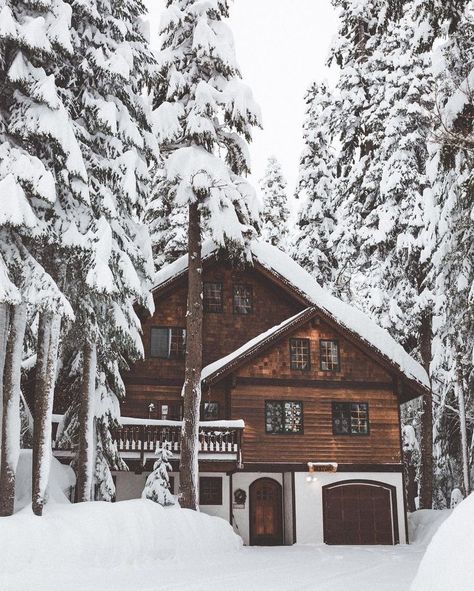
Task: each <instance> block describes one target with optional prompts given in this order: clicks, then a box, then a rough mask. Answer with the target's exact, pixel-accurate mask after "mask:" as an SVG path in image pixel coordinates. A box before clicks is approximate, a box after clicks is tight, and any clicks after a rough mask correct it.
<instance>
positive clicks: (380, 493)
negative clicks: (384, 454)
mask: <svg viewBox="0 0 474 591" xmlns="http://www.w3.org/2000/svg"><path fill="white" fill-rule="evenodd" d="M323 515H324V541H325V543H326V544H355V545H361V544H364V545H365V544H370V545H375V544H397V543H398V524H397V512H396V490H395V488H394V487H392V486H390V485H388V484H384V483H380V482H374V481H368V480H367V481H343V482H338V483H335V484H332V485H328V486H325V487H323Z"/></svg>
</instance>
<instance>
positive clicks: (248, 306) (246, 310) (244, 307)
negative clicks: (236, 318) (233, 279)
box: [234, 285, 253, 314]
mask: <svg viewBox="0 0 474 591" xmlns="http://www.w3.org/2000/svg"><path fill="white" fill-rule="evenodd" d="M252 300H253V294H252V287H251V286H250V285H234V312H235V314H250V313H251V312H252Z"/></svg>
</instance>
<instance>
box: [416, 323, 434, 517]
mask: <svg viewBox="0 0 474 591" xmlns="http://www.w3.org/2000/svg"><path fill="white" fill-rule="evenodd" d="M431 339H432V333H431V314H429V313H425V314H424V315H423V318H422V319H421V327H420V353H421V358H422V362H423V367H424V368H425V370H426V372H427V373H428V375H430V365H431ZM420 447H421V449H420V451H421V470H420V497H419V501H420V503H419V505H420V509H431V508H432V506H433V395H432V392H431V390H430V392H429V394H425V395H424V396H423V401H422V415H421V446H420Z"/></svg>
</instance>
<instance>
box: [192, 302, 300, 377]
mask: <svg viewBox="0 0 474 591" xmlns="http://www.w3.org/2000/svg"><path fill="white" fill-rule="evenodd" d="M310 309H311V308H305V309H304V310H303V311H302V312H298V314H295V315H294V316H292V317H291V318H288V320H285V321H284V322H282V323H281V324H278V325H277V326H273V327H272V328H269V329H268V330H266V331H265V332H262V334H259V335H258V336H256V337H255V338H253V339H251V340H250V341H248V342H246V343H245V344H244V345H242V347H239V348H238V349H236V350H235V351H232V353H229V355H226V356H225V357H222V358H221V359H217V361H214V362H213V363H210V364H209V365H206V367H204V368H203V370H202V372H201V380H202V381H204V380H205V379H206V378H208V377H209V376H211V375H213V374H215V373H218V372H219V371H220V370H221V369H222V368H224V367H226V366H227V365H229V363H232V362H233V361H234V360H235V359H237V358H239V357H240V356H241V355H245V354H246V353H248V352H249V351H251V350H252V349H253V348H254V347H256V346H258V345H259V344H260V343H262V342H263V341H265V340H266V339H267V338H268V337H271V336H273V335H274V334H275V333H277V332H279V331H280V330H283V329H284V328H286V327H287V326H288V325H289V324H292V323H293V322H294V321H296V320H298V319H299V318H300V317H301V316H303V315H304V314H306V313H307V312H308V311H309V310H310Z"/></svg>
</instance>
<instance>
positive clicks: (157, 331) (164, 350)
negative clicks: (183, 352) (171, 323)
mask: <svg viewBox="0 0 474 591" xmlns="http://www.w3.org/2000/svg"><path fill="white" fill-rule="evenodd" d="M150 354H151V356H152V357H164V358H167V357H169V330H168V329H167V328H152V329H151V344H150Z"/></svg>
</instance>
